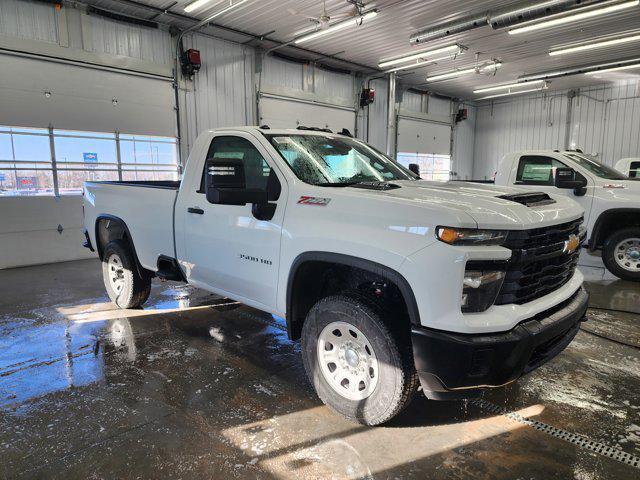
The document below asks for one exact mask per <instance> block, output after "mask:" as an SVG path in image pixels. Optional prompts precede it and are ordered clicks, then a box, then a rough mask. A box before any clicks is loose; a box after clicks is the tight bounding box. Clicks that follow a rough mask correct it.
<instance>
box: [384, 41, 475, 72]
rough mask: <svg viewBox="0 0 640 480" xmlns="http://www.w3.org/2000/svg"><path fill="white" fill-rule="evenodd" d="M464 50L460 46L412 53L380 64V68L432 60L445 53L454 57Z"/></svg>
mask: <svg viewBox="0 0 640 480" xmlns="http://www.w3.org/2000/svg"><path fill="white" fill-rule="evenodd" d="M462 50H463V48H462V47H461V46H460V45H457V44H456V45H449V46H446V47H442V48H437V49H435V50H427V51H423V52H418V53H412V54H411V55H406V56H404V57H398V58H393V59H391V60H383V61H381V62H380V63H378V67H380V68H385V67H390V66H392V65H398V64H400V63H406V62H410V61H412V60H422V59H427V60H430V58H429V57H433V56H434V55H441V54H443V53H451V54H452V55H455V54H458V53H461V52H462ZM434 61H435V60H434Z"/></svg>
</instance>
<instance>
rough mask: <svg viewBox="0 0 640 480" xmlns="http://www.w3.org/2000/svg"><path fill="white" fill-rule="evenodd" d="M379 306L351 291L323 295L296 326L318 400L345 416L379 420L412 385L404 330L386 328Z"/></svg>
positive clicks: (405, 398)
mask: <svg viewBox="0 0 640 480" xmlns="http://www.w3.org/2000/svg"><path fill="white" fill-rule="evenodd" d="M388 318H389V315H388V314H386V313H385V311H384V309H383V308H382V306H380V305H378V304H377V303H375V302H373V301H371V300H369V299H368V298H367V297H364V296H361V295H359V294H357V293H347V294H341V295H335V296H330V297H326V298H323V299H321V300H319V301H318V302H317V303H316V304H315V305H314V306H313V307H312V308H311V310H310V311H309V314H308V315H307V318H306V320H305V322H304V325H303V328H302V358H303V361H304V367H305V370H306V372H307V376H308V377H309V380H310V381H311V383H312V385H313V386H314V388H315V390H316V392H317V394H318V396H319V397H320V399H321V400H322V401H323V402H324V403H325V404H326V405H328V406H329V407H330V408H332V409H333V410H335V411H336V412H338V413H339V414H341V415H343V416H345V417H346V418H348V419H349V420H352V421H356V422H359V423H362V424H364V425H379V424H381V423H384V422H386V421H388V420H390V419H391V418H393V417H394V416H396V415H397V414H398V413H400V412H401V411H402V410H403V409H404V408H405V407H406V406H407V405H408V404H409V403H410V402H411V399H412V398H413V395H414V393H415V392H416V390H417V388H418V382H419V381H418V376H417V373H416V371H415V367H414V364H413V354H412V351H411V342H410V340H409V332H408V331H407V332H402V331H399V329H398V330H397V329H392V328H391V327H390V325H391V322H388V321H387V319H388Z"/></svg>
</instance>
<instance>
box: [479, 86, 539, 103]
mask: <svg viewBox="0 0 640 480" xmlns="http://www.w3.org/2000/svg"><path fill="white" fill-rule="evenodd" d="M546 89H547V84H546V83H545V84H544V85H543V86H542V87H539V88H529V89H527V90H518V91H516V92H505V93H496V94H495V95H487V96H486V97H481V98H476V100H489V99H490V98H500V97H508V96H510V95H520V94H522V93H533V92H540V91H542V90H546Z"/></svg>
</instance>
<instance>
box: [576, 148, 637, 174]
mask: <svg viewBox="0 0 640 480" xmlns="http://www.w3.org/2000/svg"><path fill="white" fill-rule="evenodd" d="M565 156H566V157H568V158H570V159H571V160H573V161H574V162H576V163H577V164H578V165H580V166H581V167H582V168H586V169H587V170H589V172H591V173H593V174H594V175H595V176H597V177H600V178H604V179H605V180H626V179H627V178H629V177H627V176H626V175H623V174H621V173H620V172H618V171H617V170H614V169H613V168H611V167H608V166H606V165H603V164H601V163H599V162H596V161H595V159H593V158H592V157H590V156H589V155H585V154H584V153H582V154H577V153H565Z"/></svg>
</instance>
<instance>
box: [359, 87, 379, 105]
mask: <svg viewBox="0 0 640 480" xmlns="http://www.w3.org/2000/svg"><path fill="white" fill-rule="evenodd" d="M375 98H376V91H375V89H373V88H363V89H362V92H360V106H361V107H366V106H367V105H370V104H372V103H373V101H374V100H375Z"/></svg>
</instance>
